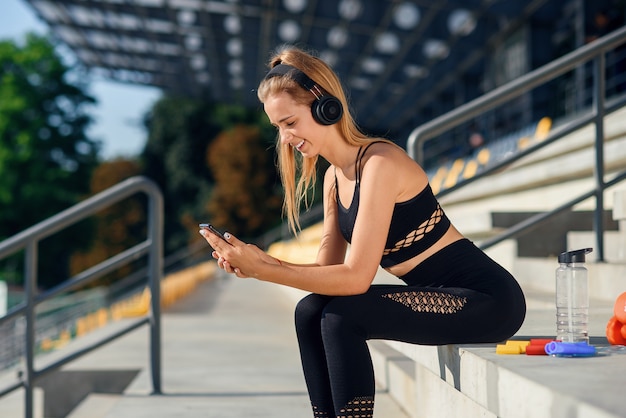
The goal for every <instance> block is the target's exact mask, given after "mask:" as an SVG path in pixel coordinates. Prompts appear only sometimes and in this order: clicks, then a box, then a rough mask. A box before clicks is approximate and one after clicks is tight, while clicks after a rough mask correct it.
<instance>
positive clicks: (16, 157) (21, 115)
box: [0, 34, 99, 286]
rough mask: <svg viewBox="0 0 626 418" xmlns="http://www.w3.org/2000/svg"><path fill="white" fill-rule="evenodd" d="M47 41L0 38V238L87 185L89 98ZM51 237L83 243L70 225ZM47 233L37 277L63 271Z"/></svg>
mask: <svg viewBox="0 0 626 418" xmlns="http://www.w3.org/2000/svg"><path fill="white" fill-rule="evenodd" d="M68 72H69V69H68V68H67V67H66V66H65V65H64V63H63V62H62V60H61V58H60V57H59V56H58V55H57V54H56V52H55V50H54V46H53V45H52V44H51V43H50V42H49V41H48V40H47V39H46V38H45V37H42V36H38V35H34V34H29V35H27V36H26V37H25V41H24V43H23V44H18V43H17V42H15V41H11V40H5V41H0V239H2V238H6V237H9V236H12V235H14V234H16V233H17V232H19V231H21V230H23V229H25V228H27V227H29V226H31V225H33V224H35V223H37V222H39V221H41V220H43V219H45V218H47V217H49V216H51V215H53V214H56V213H58V212H60V211H61V210H63V209H66V208H67V207H69V206H71V205H72V204H74V203H76V202H78V201H79V200H81V199H82V198H84V197H85V196H86V195H87V193H88V192H89V179H90V177H91V171H92V170H93V168H94V167H95V166H96V165H97V164H98V159H97V154H98V151H99V146H98V144H97V143H96V142H94V141H92V140H90V139H89V138H88V137H87V135H86V134H85V130H86V128H87V127H88V125H89V124H90V123H91V118H90V116H89V114H88V110H89V107H90V106H91V105H92V104H94V103H95V100H94V99H93V98H92V97H90V96H89V95H88V94H87V93H86V92H85V89H84V87H82V86H80V85H77V84H73V83H70V82H69V81H68ZM59 235H60V236H59V238H58V239H59V240H60V241H58V242H73V243H85V242H86V241H87V240H88V239H89V234H88V233H86V231H84V230H80V228H72V229H69V230H67V231H65V232H64V233H62V234H59ZM55 239H56V238H54V239H53V238H49V239H48V240H46V243H43V244H42V247H43V248H42V249H40V261H41V263H40V269H42V270H43V271H45V272H46V275H45V276H42V281H41V282H40V284H42V285H43V286H47V285H50V284H52V283H54V282H56V281H58V280H62V279H65V278H66V273H67V263H64V262H63V260H67V259H68V257H69V253H68V251H69V250H68V248H67V246H64V245H59V244H58V242H56V243H55Z"/></svg>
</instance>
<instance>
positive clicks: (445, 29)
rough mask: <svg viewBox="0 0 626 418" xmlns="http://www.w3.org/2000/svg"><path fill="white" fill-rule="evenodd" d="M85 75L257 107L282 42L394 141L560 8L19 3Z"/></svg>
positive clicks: (250, 1) (237, 1) (354, 1)
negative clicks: (527, 25) (336, 80)
mask: <svg viewBox="0 0 626 418" xmlns="http://www.w3.org/2000/svg"><path fill="white" fill-rule="evenodd" d="M26 1H27V2H28V3H29V4H30V5H31V6H32V7H33V8H34V10H35V11H36V12H37V14H38V15H39V16H40V17H41V18H42V19H43V20H45V21H46V22H47V23H48V24H49V25H50V26H51V28H52V30H53V33H54V34H55V35H56V36H57V37H58V38H60V39H61V40H62V41H63V42H64V43H66V44H67V45H69V46H70V47H71V49H72V50H73V51H74V52H75V53H76V56H77V57H78V58H79V59H80V61H82V62H83V63H84V64H85V65H86V66H88V67H90V68H93V69H94V70H96V71H98V72H100V73H102V74H103V75H104V76H106V77H109V78H111V79H115V80H119V81H123V82H129V83H138V84H146V85H152V86H157V87H160V88H162V89H163V90H164V91H166V92H168V93H172V94H177V95H185V96H198V95H200V96H204V97H209V98H211V99H212V100H214V101H217V102H230V103H241V104H244V105H247V106H259V104H258V101H257V98H256V95H255V93H254V89H255V88H256V86H257V84H258V82H259V80H260V79H261V78H262V77H263V75H264V74H265V72H266V71H267V67H266V62H267V60H268V58H269V56H270V53H271V51H272V50H273V49H275V48H276V47H277V46H278V45H280V44H283V43H295V44H298V45H301V46H303V47H305V48H307V49H312V50H314V51H317V52H318V53H319V55H320V56H321V57H322V58H323V59H324V60H326V61H327V62H328V63H329V64H330V65H331V66H332V67H333V68H334V69H335V70H336V71H337V73H338V74H339V76H340V78H341V79H342V80H343V82H344V84H345V86H346V88H347V90H348V94H349V96H350V98H351V103H352V106H353V110H354V111H355V115H356V119H357V121H358V123H359V124H360V125H361V126H362V127H363V128H364V129H365V130H367V131H369V132H372V133H386V134H389V135H391V136H392V137H393V136H394V135H396V136H397V137H400V136H403V135H406V133H407V132H408V131H409V130H410V129H412V128H414V127H415V126H417V125H419V124H420V123H422V122H424V121H426V120H428V119H430V118H432V117H433V116H436V115H437V114H440V113H443V112H444V111H446V110H449V109H451V108H453V107H454V106H458V105H459V104H461V103H463V102H465V101H467V100H469V99H472V98H474V97H476V96H478V95H479V94H481V93H482V92H484V91H485V90H486V89H487V88H488V87H490V86H486V85H485V84H484V80H483V74H484V71H485V62H486V58H487V57H488V56H489V54H490V53H491V52H492V51H493V49H494V48H495V47H496V46H497V45H498V44H501V43H502V42H503V40H505V39H506V38H507V37H508V36H510V35H511V34H512V33H514V31H516V30H518V29H519V28H520V27H521V26H522V25H523V24H524V22H526V21H528V19H529V18H530V17H531V16H533V17H535V18H536V17H537V16H539V17H540V18H541V19H542V20H543V21H545V22H547V23H548V24H549V23H550V22H554V20H555V19H556V17H557V16H558V15H559V13H561V12H562V9H563V4H562V2H561V1H560V0H534V1H497V0H463V1H461V0H455V1H446V0H438V1H432V0H415V1H390V0H378V1H374V0H329V1H322V0H231V1H227V0H224V1H212V0H91V1H85V0H26Z"/></svg>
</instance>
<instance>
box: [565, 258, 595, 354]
mask: <svg viewBox="0 0 626 418" xmlns="http://www.w3.org/2000/svg"><path fill="white" fill-rule="evenodd" d="M591 251H593V250H592V249H591V248H583V249H581V250H574V251H567V252H564V253H562V254H560V255H559V257H558V261H559V267H558V268H557V269H556V340H557V341H562V342H568V343H575V342H587V343H588V342H589V330H588V324H589V288H588V283H587V268H586V267H585V265H584V263H585V254H589V253H590V252H591Z"/></svg>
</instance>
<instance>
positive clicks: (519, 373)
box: [370, 294, 626, 418]
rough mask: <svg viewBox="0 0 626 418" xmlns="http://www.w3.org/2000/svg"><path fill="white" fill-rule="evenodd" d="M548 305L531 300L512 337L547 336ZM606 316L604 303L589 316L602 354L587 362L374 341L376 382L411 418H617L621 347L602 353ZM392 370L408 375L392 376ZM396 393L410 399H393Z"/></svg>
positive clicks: (625, 358)
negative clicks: (400, 389) (382, 385)
mask: <svg viewBox="0 0 626 418" xmlns="http://www.w3.org/2000/svg"><path fill="white" fill-rule="evenodd" d="M527 296H528V295H527ZM535 297H538V298H537V300H535ZM552 301H553V299H552V298H551V295H543V297H541V295H539V294H535V295H530V297H529V312H528V316H527V319H526V322H525V323H524V325H523V327H522V329H521V330H520V331H519V332H518V334H517V335H516V336H515V337H514V338H515V339H522V340H527V339H530V338H531V337H532V338H536V337H544V338H545V337H549V338H552V337H553V335H554V330H553V324H554V308H553V302H552ZM610 314H611V311H610V309H609V308H608V307H607V306H606V305H603V306H600V307H596V308H593V309H592V310H591V318H592V324H591V326H590V331H591V335H592V338H591V342H592V344H594V345H596V346H597V347H598V348H599V349H600V350H606V351H605V352H604V353H603V355H598V356H596V357H592V358H556V357H548V356H527V355H498V354H496V353H495V344H477V345H448V346H438V347H431V346H417V345H412V344H405V343H400V342H392V341H377V342H375V344H371V345H370V347H371V350H372V357H373V358H374V359H375V362H374V364H375V369H376V374H377V376H379V377H378V379H381V380H382V381H384V382H385V384H387V385H388V386H389V387H390V388H394V387H395V388H396V389H395V390H391V389H390V393H391V394H392V395H393V396H394V399H395V400H396V401H397V402H398V403H400V405H402V406H403V407H404V409H406V410H409V411H411V412H412V415H411V417H415V418H417V417H429V416H440V417H457V416H464V417H494V418H495V417H502V418H518V417H520V418H521V417H533V418H535V417H536V418H542V417H546V418H565V417H578V418H584V417H589V418H609V417H611V418H617V417H624V416H625V414H626V411H625V410H624V404H623V385H624V378H623V376H624V375H625V373H626V347H622V348H621V349H618V348H616V347H614V348H613V349H612V350H610V351H609V349H608V344H607V341H606V338H604V327H605V326H606V320H608V318H609V316H610ZM609 353H611V354H609ZM398 365H401V367H402V368H403V369H407V372H405V373H403V374H399V373H397V372H395V373H394V372H391V370H393V369H397V368H398V367H399V366H398ZM398 387H400V388H404V389H405V390H407V391H408V392H410V393H411V394H409V395H407V394H404V393H400V395H397V394H396V393H397V392H398V391H399V390H398V389H397V388H398Z"/></svg>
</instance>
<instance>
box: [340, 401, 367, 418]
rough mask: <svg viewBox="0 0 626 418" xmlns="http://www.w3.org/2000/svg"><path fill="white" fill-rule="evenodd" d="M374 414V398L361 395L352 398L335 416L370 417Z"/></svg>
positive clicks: (341, 417)
mask: <svg viewBox="0 0 626 418" xmlns="http://www.w3.org/2000/svg"><path fill="white" fill-rule="evenodd" d="M373 416H374V398H372V397H371V396H363V397H360V398H354V399H353V400H351V401H350V402H348V404H347V405H346V406H344V407H343V408H342V409H341V410H340V411H339V415H337V418H372V417H373Z"/></svg>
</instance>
